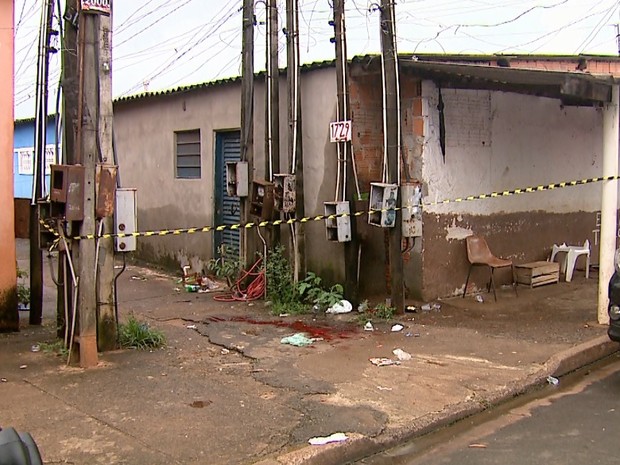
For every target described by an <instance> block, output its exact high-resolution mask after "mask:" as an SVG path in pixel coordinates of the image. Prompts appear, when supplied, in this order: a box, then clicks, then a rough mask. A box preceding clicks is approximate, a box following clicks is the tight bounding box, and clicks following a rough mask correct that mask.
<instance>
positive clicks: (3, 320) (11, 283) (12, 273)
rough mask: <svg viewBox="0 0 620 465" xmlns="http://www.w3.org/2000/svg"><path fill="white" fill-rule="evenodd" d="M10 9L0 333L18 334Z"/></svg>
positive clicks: (0, 114)
mask: <svg viewBox="0 0 620 465" xmlns="http://www.w3.org/2000/svg"><path fill="white" fill-rule="evenodd" d="M13 9H14V4H13V0H0V108H2V111H0V179H2V182H0V205H3V212H2V215H0V237H1V238H2V240H0V332H8V331H18V330H19V311H18V310H17V286H16V284H17V267H16V266H17V265H16V256H15V224H14V222H15V217H14V205H15V204H14V198H13V105H14V81H13V72H14V67H15V62H14V58H13V57H14V52H15V48H14V38H13V35H14V12H13Z"/></svg>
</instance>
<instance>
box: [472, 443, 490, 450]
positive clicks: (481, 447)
mask: <svg viewBox="0 0 620 465" xmlns="http://www.w3.org/2000/svg"><path fill="white" fill-rule="evenodd" d="M469 448H470V449H486V448H487V445H486V444H470V445H469Z"/></svg>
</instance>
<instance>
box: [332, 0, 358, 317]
mask: <svg viewBox="0 0 620 465" xmlns="http://www.w3.org/2000/svg"><path fill="white" fill-rule="evenodd" d="M334 29H335V39H336V84H337V87H338V120H339V121H347V120H350V119H351V108H350V105H349V64H348V61H347V40H346V28H345V20H344V0H334ZM338 143H339V144H341V156H342V157H343V159H344V163H345V179H346V180H345V181H344V182H345V189H344V191H345V200H347V201H348V202H349V206H350V208H351V212H353V210H354V208H355V195H356V192H355V182H354V179H355V177H354V176H355V175H354V169H353V157H352V153H351V142H350V141H347V142H338ZM356 230H357V228H356V224H355V217H351V240H350V241H348V242H345V243H344V272H345V282H344V296H345V298H346V299H347V300H349V302H351V303H352V304H353V306H354V307H355V306H357V301H358V298H359V296H358V293H359V283H358V280H357V264H358V257H359V240H358V237H357V232H356Z"/></svg>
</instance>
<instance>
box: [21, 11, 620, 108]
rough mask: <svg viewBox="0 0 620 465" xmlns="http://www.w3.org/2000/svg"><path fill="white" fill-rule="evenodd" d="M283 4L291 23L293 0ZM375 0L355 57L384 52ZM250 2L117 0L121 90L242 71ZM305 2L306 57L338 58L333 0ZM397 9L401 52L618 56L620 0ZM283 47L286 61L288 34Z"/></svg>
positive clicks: (31, 48)
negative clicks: (288, 6) (244, 20)
mask: <svg viewBox="0 0 620 465" xmlns="http://www.w3.org/2000/svg"><path fill="white" fill-rule="evenodd" d="M278 1H279V4H280V8H281V11H280V29H282V28H283V27H284V26H285V18H286V16H285V12H284V0H278ZM377 1H378V0H375V2H377ZM375 2H371V1H368V0H345V8H346V13H345V16H346V24H347V40H348V52H349V58H351V57H352V56H354V55H358V54H365V53H378V52H379V12H378V11H374V10H375V8H374V7H375V6H376V3H375ZM61 3H62V4H64V1H63V0H61ZM41 4H42V0H15V24H16V36H15V54H16V62H15V70H16V72H15V92H16V97H15V117H16V118H27V117H31V116H33V114H34V92H35V81H36V53H37V50H36V46H37V40H38V30H39V24H40V20H41ZM241 4H242V1H241V0H141V1H116V2H114V4H113V8H114V12H113V36H114V37H113V44H114V50H113V60H114V61H113V67H112V69H113V88H114V96H115V97H119V96H121V95H129V94H135V93H139V92H143V91H144V90H160V89H166V88H171V87H176V86H179V85H185V84H193V83H198V82H204V81H210V80H213V79H219V78H224V77H230V76H237V75H239V71H240V63H241ZM299 4H300V19H299V22H300V29H301V37H300V39H301V40H300V42H301V57H302V62H303V63H309V62H312V61H317V60H329V59H333V58H334V46H333V44H331V43H330V40H329V39H330V37H332V35H333V29H332V28H331V26H329V24H328V21H329V20H330V19H331V17H332V16H333V12H332V8H331V1H329V0H299ZM255 5H256V17H257V23H258V24H257V25H256V27H255V29H254V30H255V40H256V55H255V67H256V69H257V70H259V69H264V63H265V58H264V52H265V25H264V18H265V4H264V1H263V0H258V1H257V2H256V3H255ZM395 8H396V20H397V26H396V33H397V36H398V47H399V52H400V53H409V52H410V53H416V52H418V53H421V52H439V53H442V52H447V53H536V54H569V55H572V54H579V53H586V54H605V55H617V54H618V43H617V40H616V35H617V32H616V31H617V30H616V24H618V22H619V18H620V16H619V15H620V0H400V1H397V3H396V7H395ZM56 13H57V15H58V12H56ZM58 47H59V46H58ZM280 50H281V54H280V63H281V65H284V64H285V63H286V56H285V37H284V35H283V34H282V32H280ZM59 63H60V57H59V56H54V57H53V58H52V63H51V72H50V83H51V84H50V85H51V89H50V92H51V93H52V94H55V92H56V89H57V87H58V77H59V74H60V71H59ZM54 101H55V98H54V99H51V102H54ZM51 105H52V107H51V108H50V111H51V112H53V107H54V103H51Z"/></svg>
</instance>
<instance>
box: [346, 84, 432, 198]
mask: <svg viewBox="0 0 620 465" xmlns="http://www.w3.org/2000/svg"><path fill="white" fill-rule="evenodd" d="M400 85H401V87H400V91H401V117H402V137H403V152H404V154H405V159H406V160H407V164H408V165H409V172H411V173H412V176H413V177H414V178H419V175H418V176H415V175H414V173H415V171H416V170H415V165H416V163H415V159H416V158H418V157H420V156H421V153H422V152H421V149H422V142H423V137H424V118H423V115H422V97H421V84H420V81H419V80H417V79H415V78H412V77H408V76H402V77H401V83H400ZM382 92H383V91H382V86H381V76H380V75H378V74H375V75H370V74H369V75H362V76H355V77H354V78H352V79H351V85H350V98H351V119H352V122H353V134H352V144H353V151H354V153H355V159H356V167H357V174H358V178H359V182H360V188H361V190H362V192H368V191H369V190H370V183H371V182H380V181H381V174H382V166H383V110H382V107H383V98H382ZM412 136H413V137H412ZM418 159H419V158H418ZM403 173H404V171H403ZM403 180H404V175H403Z"/></svg>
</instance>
